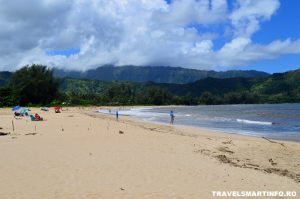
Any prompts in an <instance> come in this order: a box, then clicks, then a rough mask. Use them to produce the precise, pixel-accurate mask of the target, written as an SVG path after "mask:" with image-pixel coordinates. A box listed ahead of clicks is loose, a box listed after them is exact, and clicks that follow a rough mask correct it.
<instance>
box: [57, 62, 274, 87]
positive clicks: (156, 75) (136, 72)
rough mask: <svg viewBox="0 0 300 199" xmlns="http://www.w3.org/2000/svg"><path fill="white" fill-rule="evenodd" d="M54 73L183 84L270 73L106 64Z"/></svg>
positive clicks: (265, 75) (62, 75)
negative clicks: (88, 68)
mask: <svg viewBox="0 0 300 199" xmlns="http://www.w3.org/2000/svg"><path fill="white" fill-rule="evenodd" d="M54 75H55V76H57V77H61V78H64V77H71V78H80V79H90V80H103V81H114V80H118V81H132V82H148V81H153V82H156V83H178V84H185V83H190V82H194V81H197V80H199V79H204V78H207V77H212V78H233V77H246V78H252V77H267V76H269V75H270V74H268V73H265V72H261V71H255V70H248V71H247V70H246V71H243V70H229V71H220V72H217V71H212V70H210V71H206V70H196V69H187V68H181V67H169V66H119V67H116V66H112V65H106V66H102V67H98V68H96V69H92V70H87V71H85V72H78V71H64V70H59V69H54Z"/></svg>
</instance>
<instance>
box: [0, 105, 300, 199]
mask: <svg viewBox="0 0 300 199" xmlns="http://www.w3.org/2000/svg"><path fill="white" fill-rule="evenodd" d="M95 108H96V107H89V108H79V107H70V108H68V109H65V110H63V111H62V113H59V114H55V113H54V111H53V110H50V111H49V112H43V111H41V110H39V109H37V108H32V113H35V112H37V113H38V114H40V115H41V116H42V117H44V118H45V119H46V120H45V121H43V122H32V121H30V120H29V118H22V119H19V120H16V119H14V118H13V116H12V111H11V110H10V109H0V127H1V128H2V129H1V130H0V131H1V132H10V134H9V135H6V136H0V151H1V153H0V161H1V162H3V163H5V164H1V166H0V168H1V169H0V175H1V178H2V181H0V186H1V187H2V189H1V190H0V195H1V196H2V197H3V198H46V199H47V198H64V199H65V198H76V197H77V198H174V197H180V198H212V195H211V192H212V191H217V190H228V191H231V190H252V191H256V190H278V191H296V192H297V193H298V194H300V187H299V184H300V145H299V143H290V142H270V141H268V140H265V139H259V138H256V137H249V136H242V135H234V134H226V133H223V134H222V133H219V132H212V131H208V130H205V129H202V130H200V129H194V128H186V127H178V126H176V125H175V126H171V125H164V124H154V123H151V122H146V121H141V120H139V119H136V118H133V117H128V116H127V117H125V116H124V117H121V118H119V121H118V122H117V121H115V117H114V116H113V115H111V116H109V115H104V114H99V113H96V112H94V110H95ZM12 120H13V121H14V124H15V129H14V131H12V126H11V125H12Z"/></svg>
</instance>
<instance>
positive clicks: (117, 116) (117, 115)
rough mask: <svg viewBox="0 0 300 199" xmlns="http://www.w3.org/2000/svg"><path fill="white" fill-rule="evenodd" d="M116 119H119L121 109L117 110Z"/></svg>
mask: <svg viewBox="0 0 300 199" xmlns="http://www.w3.org/2000/svg"><path fill="white" fill-rule="evenodd" d="M116 120H117V121H119V111H116Z"/></svg>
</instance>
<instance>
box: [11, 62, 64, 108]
mask: <svg viewBox="0 0 300 199" xmlns="http://www.w3.org/2000/svg"><path fill="white" fill-rule="evenodd" d="M10 85H11V88H12V90H13V92H14V97H15V99H16V101H18V102H19V103H20V104H21V105H26V104H30V103H31V104H48V103H50V102H51V101H52V100H53V99H54V98H55V96H56V94H57V92H58V87H59V81H58V80H57V79H55V78H54V77H53V73H52V70H50V69H49V68H47V67H46V66H42V65H31V66H25V67H23V68H21V69H19V70H18V71H16V72H15V73H14V75H13V76H12V78H11V82H10Z"/></svg>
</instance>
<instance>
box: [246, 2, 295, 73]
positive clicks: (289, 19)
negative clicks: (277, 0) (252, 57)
mask: <svg viewBox="0 0 300 199" xmlns="http://www.w3.org/2000/svg"><path fill="white" fill-rule="evenodd" d="M299 9H300V1H297V0H296V1H294V0H285V1H281V6H280V8H279V9H278V11H277V13H276V14H275V15H274V16H273V17H272V19H271V20H270V21H267V22H264V23H263V24H262V26H261V30H260V31H258V32H257V33H255V34H254V35H253V41H255V42H258V43H269V42H271V41H272V40H276V39H285V38H292V39H294V40H296V39H299V37H300V26H299V19H300V12H299ZM241 68H242V69H244V67H241ZM246 68H248V69H255V70H263V71H267V72H270V73H272V72H284V71H287V70H294V69H299V68H300V55H299V54H294V55H284V56H281V57H280V58H278V59H275V60H263V61H258V62H257V63H254V64H250V65H249V66H247V67H246Z"/></svg>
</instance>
